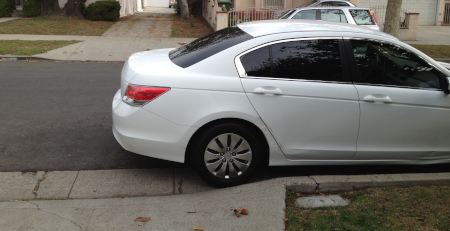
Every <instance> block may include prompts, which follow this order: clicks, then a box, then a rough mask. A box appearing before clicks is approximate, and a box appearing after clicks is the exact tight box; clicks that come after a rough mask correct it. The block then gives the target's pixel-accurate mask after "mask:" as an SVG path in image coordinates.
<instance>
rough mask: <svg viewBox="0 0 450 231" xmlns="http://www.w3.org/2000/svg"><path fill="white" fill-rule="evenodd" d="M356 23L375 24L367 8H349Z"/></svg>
mask: <svg viewBox="0 0 450 231" xmlns="http://www.w3.org/2000/svg"><path fill="white" fill-rule="evenodd" d="M349 11H350V14H351V15H352V17H353V19H354V20H355V22H356V24H358V25H375V22H374V21H373V19H372V15H371V14H370V12H369V10H349Z"/></svg>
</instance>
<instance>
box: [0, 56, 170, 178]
mask: <svg viewBox="0 0 450 231" xmlns="http://www.w3.org/2000/svg"><path fill="white" fill-rule="evenodd" d="M122 66H123V63H76V62H60V63H58V62H0V94H1V103H0V171H37V170H87V169H90V170H93V169H117V168H153V167H173V166H177V164H176V163H172V162H168V161H162V160H159V159H154V158H149V157H144V156H141V155H137V154H133V153H130V152H127V151H124V150H122V147H121V146H120V145H119V144H118V143H117V141H116V140H115V138H114V136H113V134H112V131H111V124H112V119H111V117H112V115H111V102H112V98H113V96H114V94H115V93H116V91H117V90H118V89H119V88H120V72H121V70H122Z"/></svg>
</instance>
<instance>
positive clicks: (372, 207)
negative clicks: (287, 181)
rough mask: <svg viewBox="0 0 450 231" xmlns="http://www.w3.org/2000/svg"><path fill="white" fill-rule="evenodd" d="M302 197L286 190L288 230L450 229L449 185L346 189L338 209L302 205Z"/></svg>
mask: <svg viewBox="0 0 450 231" xmlns="http://www.w3.org/2000/svg"><path fill="white" fill-rule="evenodd" d="M299 196H302V195H300V194H297V193H294V192H290V191H287V192H286V229H287V230H327V231H329V230H331V231H335V230H336V231H338V230H395V231H397V230H450V187H449V186H430V187H411V188H376V189H367V190H362V191H356V192H345V193H342V194H341V196H342V197H344V198H348V199H350V200H351V204H350V205H349V206H346V207H338V208H337V207H332V208H331V207H329V208H315V209H311V208H299V207H296V205H295V199H296V198H298V197H299Z"/></svg>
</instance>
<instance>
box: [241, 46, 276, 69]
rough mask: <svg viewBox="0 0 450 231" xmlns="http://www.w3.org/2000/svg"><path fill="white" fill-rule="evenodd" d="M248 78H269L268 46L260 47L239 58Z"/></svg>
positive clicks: (270, 66) (270, 65)
mask: <svg viewBox="0 0 450 231" xmlns="http://www.w3.org/2000/svg"><path fill="white" fill-rule="evenodd" d="M241 63H242V66H244V69H245V72H247V75H248V76H260V77H271V76H272V75H271V68H272V64H271V61H270V52H269V46H265V47H261V48H259V49H257V50H254V51H252V52H250V53H248V54H246V55H244V56H242V57H241Z"/></svg>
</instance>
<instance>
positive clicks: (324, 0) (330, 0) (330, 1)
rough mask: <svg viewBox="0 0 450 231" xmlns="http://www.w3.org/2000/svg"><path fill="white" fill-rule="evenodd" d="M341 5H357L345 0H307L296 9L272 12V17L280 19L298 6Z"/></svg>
mask: <svg viewBox="0 0 450 231" xmlns="http://www.w3.org/2000/svg"><path fill="white" fill-rule="evenodd" d="M339 6H348V7H355V5H353V4H352V3H351V2H349V1H345V0H340V1H339V0H337V1H336V0H313V1H310V2H307V3H305V4H303V5H300V6H298V7H296V8H294V9H288V10H280V11H276V12H274V13H273V14H272V19H278V18H280V17H281V16H282V15H285V14H286V13H289V12H291V11H295V10H296V9H297V8H302V7H339Z"/></svg>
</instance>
